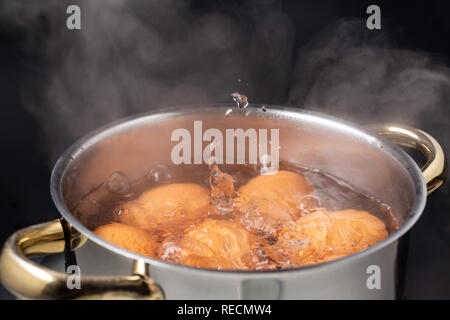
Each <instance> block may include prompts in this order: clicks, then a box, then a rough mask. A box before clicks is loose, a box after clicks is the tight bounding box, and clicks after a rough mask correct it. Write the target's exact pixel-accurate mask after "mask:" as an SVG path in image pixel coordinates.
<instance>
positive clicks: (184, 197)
mask: <svg viewBox="0 0 450 320" xmlns="http://www.w3.org/2000/svg"><path fill="white" fill-rule="evenodd" d="M208 204H209V191H208V190H207V189H205V188H203V187H201V186H199V185H197V184H192V183H174V184H168V185H164V186H160V187H156V188H153V189H151V190H149V191H146V192H144V193H142V194H141V195H140V196H139V198H137V199H134V200H131V201H128V202H125V203H122V204H121V205H119V207H118V208H116V210H115V212H116V213H117V215H118V219H119V221H120V222H123V223H126V224H129V225H133V226H139V227H142V228H146V229H152V228H155V227H157V226H158V225H161V224H165V223H177V224H183V223H189V222H190V221H193V220H195V219H199V218H203V217H206V215H207V213H208Z"/></svg>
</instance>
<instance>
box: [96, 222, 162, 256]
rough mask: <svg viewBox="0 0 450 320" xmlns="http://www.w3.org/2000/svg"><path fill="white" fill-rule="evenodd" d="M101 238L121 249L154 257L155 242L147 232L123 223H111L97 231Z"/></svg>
mask: <svg viewBox="0 0 450 320" xmlns="http://www.w3.org/2000/svg"><path fill="white" fill-rule="evenodd" d="M94 232H95V234H96V235H98V236H99V237H100V238H102V239H104V240H106V241H108V242H111V243H112V244H115V245H116V246H119V247H121V248H124V249H127V250H129V251H133V252H136V253H139V254H142V255H144V256H149V257H154V256H155V248H156V243H155V240H154V239H153V238H152V237H151V236H150V234H148V233H147V232H146V231H145V230H142V229H140V228H136V227H132V226H128V225H126V224H122V223H116V222H113V223H110V224H107V225H104V226H101V227H98V228H97V229H95V231H94Z"/></svg>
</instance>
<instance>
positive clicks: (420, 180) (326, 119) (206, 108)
mask: <svg viewBox="0 0 450 320" xmlns="http://www.w3.org/2000/svg"><path fill="white" fill-rule="evenodd" d="M261 106H263V104H260V105H256V104H249V105H248V107H247V108H246V109H244V111H245V112H250V113H251V112H254V113H255V114H256V116H261V117H265V116H269V115H274V114H276V115H280V114H281V115H282V118H285V119H287V120H295V119H296V118H297V119H299V118H308V120H309V121H314V122H316V123H322V124H324V123H325V124H327V125H329V126H335V127H339V128H340V129H341V130H343V131H345V132H348V133H351V134H352V135H355V136H357V137H359V138H362V139H364V140H369V141H370V142H371V143H373V144H374V145H375V146H378V149H379V151H380V152H383V153H385V154H387V155H388V156H390V157H391V158H392V159H393V160H394V161H397V162H399V163H400V165H402V167H403V169H404V170H405V171H406V172H407V173H408V175H409V176H410V177H411V179H412V181H413V183H414V188H415V192H416V195H415V198H414V202H413V205H412V207H411V211H410V214H409V215H408V218H407V220H406V221H405V222H404V223H403V225H402V226H401V227H400V228H399V229H398V230H396V231H394V232H392V233H391V234H389V236H388V237H387V238H385V239H383V240H382V241H380V242H378V243H376V244H375V245H373V246H371V247H370V248H368V249H366V250H363V251H359V252H356V253H354V254H350V255H348V256H345V257H343V258H339V259H336V260H333V261H328V262H324V263H319V264H315V265H310V266H303V267H299V268H292V269H281V270H249V271H247V270H216V269H206V268H197V267H191V266H186V265H179V264H174V263H170V262H166V261H162V260H159V259H155V258H150V257H147V256H143V255H140V254H138V253H135V252H132V251H128V250H126V249H123V248H121V247H118V246H116V245H114V244H111V243H109V242H107V241H105V240H103V239H102V238H100V237H99V236H97V235H96V234H95V233H94V232H93V231H91V230H89V229H88V228H87V227H85V226H84V225H83V224H82V223H81V222H80V221H78V219H77V218H76V217H75V216H73V215H72V213H71V212H70V210H69V209H68V208H67V206H66V204H65V202H64V199H63V195H62V184H61V182H62V178H63V177H64V174H65V171H66V169H67V168H68V166H69V164H70V163H71V162H72V161H73V160H74V159H75V158H76V157H77V156H78V155H80V154H81V153H82V152H84V150H85V149H87V148H88V147H90V146H92V145H93V144H95V143H97V142H98V141H101V140H103V139H104V138H105V137H108V136H109V135H111V134H114V133H117V132H120V131H122V130H125V129H127V128H130V127H133V126H135V125H137V124H139V123H141V122H146V123H148V122H152V121H155V122H161V121H165V120H169V119H172V118H175V117H178V116H182V115H187V114H193V113H196V112H199V111H201V112H202V113H205V112H207V113H209V114H212V113H218V114H219V113H222V114H224V113H225V111H226V110H228V109H229V108H232V109H233V110H235V109H236V106H235V105H231V104H217V103H215V104H204V105H190V106H179V107H170V108H164V109H156V110H153V111H150V112H144V113H140V114H137V115H133V116H130V117H126V118H122V119H120V120H118V121H115V122H112V123H110V124H107V125H105V126H102V127H100V128H98V129H96V130H94V131H92V132H90V133H88V134H87V135H85V136H83V137H82V138H80V139H78V140H77V141H76V142H75V143H73V144H72V145H71V146H70V147H69V148H68V149H66V151H65V152H64V153H63V154H62V155H61V156H60V158H59V159H58V160H57V161H56V163H55V165H54V167H53V170H52V174H51V178H50V192H51V196H52V199H53V202H54V204H55V206H56V208H57V209H58V211H59V212H60V214H61V215H62V216H63V217H64V219H66V220H67V221H68V222H69V223H70V224H72V225H73V226H74V227H75V228H76V229H77V230H78V231H79V232H81V233H82V234H84V235H85V236H86V237H87V238H88V239H90V240H92V241H93V242H95V243H96V244H98V245H100V246H102V247H104V248H106V249H108V250H110V251H113V252H114V253H116V254H119V255H121V256H125V257H127V258H130V259H133V260H136V259H139V260H144V261H145V262H146V263H148V264H149V265H155V266H159V267H166V268H169V269H171V270H173V271H192V272H209V273H217V274H220V275H236V274H241V275H248V276H262V275H265V274H270V275H276V274H279V273H286V272H301V271H303V270H305V271H306V270H312V269H315V270H317V269H319V268H326V267H327V266H329V265H331V264H336V265H337V264H344V263H346V262H351V261H355V260H357V259H359V258H361V257H364V256H366V255H370V254H372V253H374V252H376V251H379V250H381V249H383V248H384V247H386V246H388V245H390V244H392V243H393V242H394V241H397V240H398V239H399V238H400V237H402V236H403V235H404V234H405V233H406V232H408V231H409V229H411V228H412V226H413V225H414V224H415V223H416V222H417V220H418V219H419V218H420V216H421V215H422V213H423V209H424V207H425V203H426V194H427V193H426V192H427V191H426V183H425V180H424V177H423V175H422V172H421V170H420V168H419V167H418V166H417V164H416V162H415V161H414V160H413V159H412V158H411V157H410V156H409V155H408V154H407V153H406V152H405V151H404V150H403V149H401V148H399V147H398V146H395V145H393V144H391V143H390V142H388V141H386V140H384V139H382V138H380V137H378V136H375V135H374V134H373V133H371V132H369V131H367V130H366V129H364V128H362V127H360V126H358V125H355V124H354V123H351V122H348V121H346V120H342V119H339V118H336V117H333V116H329V115H326V114H322V113H319V112H314V111H310V110H306V109H302V108H294V107H283V106H274V105H267V104H264V106H266V111H262V110H261ZM239 111H242V110H239ZM381 146H382V147H381Z"/></svg>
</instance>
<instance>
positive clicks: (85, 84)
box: [0, 0, 450, 161]
mask: <svg viewBox="0 0 450 320" xmlns="http://www.w3.org/2000/svg"><path fill="white" fill-rule="evenodd" d="M74 3H75V4H78V5H79V6H80V7H81V12H82V30H81V31H69V30H67V29H66V27H65V19H66V17H67V15H66V14H65V9H66V8H67V6H68V5H69V4H74ZM215 6H216V7H215ZM0 21H2V22H1V24H2V26H3V27H4V26H7V27H8V28H12V29H13V30H15V31H16V32H19V33H21V34H23V38H24V39H23V48H22V50H23V52H24V53H25V54H26V55H28V56H29V57H32V58H33V59H34V60H33V59H31V61H36V62H35V63H34V64H33V65H30V66H28V70H29V74H27V77H26V78H25V79H24V81H23V84H22V98H23V103H24V105H25V106H26V107H27V108H28V110H29V111H30V113H31V114H33V115H34V116H35V117H36V118H37V119H38V121H39V123H40V125H41V128H42V137H41V138H42V139H43V142H44V143H45V144H46V145H47V146H48V150H49V153H50V158H51V161H54V160H55V159H56V157H57V156H59V155H60V154H61V152H62V151H63V150H64V149H65V148H67V146H68V145H69V144H70V143H72V142H73V141H74V140H75V139H77V138H79V137H80V136H82V135H83V134H85V133H87V132H89V131H91V130H93V129H95V128H97V127H99V126H101V125H103V124H106V123H108V122H111V121H113V120H116V119H119V118H121V117H124V116H127V115H130V114H135V113H138V112H143V111H148V110H152V109H154V108H161V107H165V106H173V105H183V104H200V103H209V102H224V101H225V102H230V96H229V95H230V93H231V92H235V91H238V92H242V93H245V95H246V96H248V97H249V100H250V102H259V103H264V104H290V105H295V106H300V107H305V108H309V109H313V110H317V111H323V112H326V113H328V114H332V115H335V116H338V117H343V118H347V119H350V120H354V121H357V122H359V123H369V122H375V121H395V120H397V121H400V122H402V123H409V124H412V125H420V124H423V123H425V124H427V125H429V126H431V125H433V126H435V125H437V126H442V127H445V126H447V123H448V122H449V114H448V107H447V106H448V105H449V103H450V97H449V95H450V90H449V89H450V81H449V79H450V77H449V70H448V69H447V68H445V67H442V66H438V65H436V64H434V61H433V60H432V59H431V58H430V57H428V56H426V55H425V54H422V53H417V52H411V51H406V50H401V49H398V48H395V47H394V46H392V45H391V44H390V42H389V39H386V38H384V37H382V36H380V33H379V32H372V31H369V30H367V29H366V28H365V23H364V21H340V22H337V23H332V25H331V26H329V27H328V28H326V29H325V30H324V31H323V32H321V33H319V34H318V35H311V41H310V42H309V43H308V44H307V45H306V46H305V47H303V48H300V49H299V51H298V52H295V51H294V50H295V49H294V48H295V29H294V25H293V23H292V21H291V20H290V18H289V16H287V15H286V14H285V13H283V12H282V7H281V3H280V2H279V1H275V0H265V1H256V0H255V1H248V2H245V4H242V5H239V6H237V5H236V6H234V5H231V4H228V5H222V6H220V5H219V4H217V5H213V4H210V8H207V10H204V9H199V8H197V7H196V6H195V5H194V4H193V3H191V2H189V1H176V0H167V1H124V0H114V1H92V0H91V1H88V0H84V1H76V2H74V1H70V2H68V1H60V0H52V1H46V2H43V3H41V2H40V3H39V4H35V3H34V2H33V1H26V0H18V1H8V2H6V1H3V2H2V3H1V4H0ZM436 113H438V114H439V115H440V116H439V117H436ZM431 115H433V116H431ZM446 128H447V129H448V127H446ZM447 136H448V135H445V136H443V138H445V139H448V137H447Z"/></svg>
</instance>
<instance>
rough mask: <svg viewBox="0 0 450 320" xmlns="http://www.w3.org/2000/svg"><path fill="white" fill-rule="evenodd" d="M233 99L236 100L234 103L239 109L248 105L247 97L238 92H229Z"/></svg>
mask: <svg viewBox="0 0 450 320" xmlns="http://www.w3.org/2000/svg"><path fill="white" fill-rule="evenodd" d="M231 96H232V97H233V100H234V101H235V102H236V105H237V106H238V108H240V109H245V108H247V106H248V99H247V97H246V96H245V95H243V94H240V93H239V92H234V93H232V94H231Z"/></svg>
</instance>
